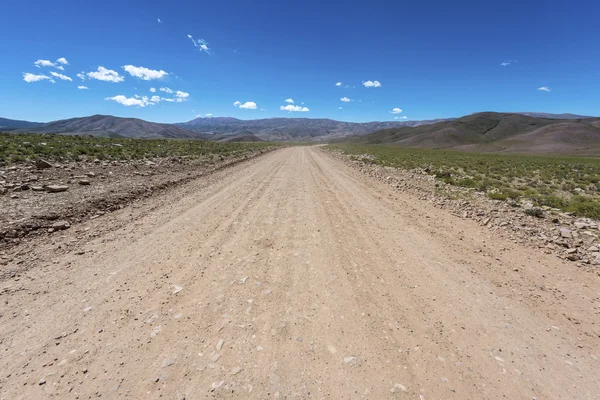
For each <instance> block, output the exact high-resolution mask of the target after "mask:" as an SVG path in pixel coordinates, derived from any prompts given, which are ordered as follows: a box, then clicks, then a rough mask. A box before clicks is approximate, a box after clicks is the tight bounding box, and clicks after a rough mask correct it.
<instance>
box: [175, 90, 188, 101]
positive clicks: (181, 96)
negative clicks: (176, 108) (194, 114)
mask: <svg viewBox="0 0 600 400" xmlns="http://www.w3.org/2000/svg"><path fill="white" fill-rule="evenodd" d="M188 97H190V94H189V93H187V92H182V91H181V90H178V91H176V92H175V101H176V102H178V103H181V102H182V101H185V100H187V98H188Z"/></svg>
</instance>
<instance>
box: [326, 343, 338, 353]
mask: <svg viewBox="0 0 600 400" xmlns="http://www.w3.org/2000/svg"><path fill="white" fill-rule="evenodd" d="M327 350H329V352H330V353H331V354H335V353H337V349H336V348H335V347H333V346H332V345H328V346H327Z"/></svg>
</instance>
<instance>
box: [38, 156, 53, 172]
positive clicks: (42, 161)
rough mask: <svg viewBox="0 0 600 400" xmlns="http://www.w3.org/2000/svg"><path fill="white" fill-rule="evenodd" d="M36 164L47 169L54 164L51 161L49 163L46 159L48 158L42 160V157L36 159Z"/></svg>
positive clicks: (39, 167)
mask: <svg viewBox="0 0 600 400" xmlns="http://www.w3.org/2000/svg"><path fill="white" fill-rule="evenodd" d="M35 166H36V167H37V168H38V169H46V168H52V167H53V165H52V164H50V163H49V162H48V161H46V160H42V159H41V158H40V159H39V160H36V161H35Z"/></svg>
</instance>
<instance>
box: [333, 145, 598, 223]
mask: <svg viewBox="0 0 600 400" xmlns="http://www.w3.org/2000/svg"><path fill="white" fill-rule="evenodd" d="M329 148H330V149H335V150H340V151H342V152H344V153H346V154H349V155H351V156H352V157H354V158H358V159H360V160H362V161H364V162H371V163H375V164H378V165H381V166H386V167H393V168H402V169H409V170H414V169H418V170H421V171H423V172H425V173H428V174H431V175H434V176H435V177H436V178H437V179H439V180H440V181H442V182H445V183H447V184H450V185H454V186H460V187H465V188H470V189H472V190H476V191H480V192H484V193H486V194H487V196H488V197H489V198H491V199H495V200H504V201H509V202H513V203H517V202H518V201H531V202H532V203H533V204H534V205H537V206H540V207H541V206H548V207H552V208H558V209H561V210H564V211H568V212H573V213H575V215H578V216H582V217H590V218H600V183H599V181H600V160H599V159H598V158H593V157H559V156H530V155H504V154H481V153H467V152H458V151H450V150H431V149H408V148H399V147H390V146H368V145H351V144H350V145H349V144H340V145H331V146H329Z"/></svg>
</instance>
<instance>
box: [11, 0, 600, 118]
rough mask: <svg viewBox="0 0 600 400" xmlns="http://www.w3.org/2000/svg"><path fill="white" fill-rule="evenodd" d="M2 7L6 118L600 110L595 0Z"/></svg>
mask: <svg viewBox="0 0 600 400" xmlns="http://www.w3.org/2000/svg"><path fill="white" fill-rule="evenodd" d="M1 10H2V17H3V18H2V20H3V23H2V24H0V37H1V38H2V39H1V40H0V54H2V55H3V57H2V58H3V61H2V62H1V63H0V76H1V79H0V116H1V117H5V118H13V119H25V120H30V121H43V122H44V121H51V120H57V119H63V118H71V117H76V116H86V115H92V114H112V115H116V116H123V117H136V118H142V119H146V120H149V121H157V122H181V121H187V120H190V119H193V118H195V117H196V116H206V115H213V116H215V117H216V116H233V117H237V118H242V119H254V118H270V117H309V118H333V119H338V120H345V121H373V120H393V119H394V118H398V119H402V118H406V119H409V120H418V119H431V118H445V117H457V116H462V115H465V114H469V113H473V112H477V111H544V112H556V113H559V112H572V113H579V114H586V115H600V96H599V93H600V23H599V22H598V17H597V16H598V15H600V3H599V2H595V1H592V0H589V1H585V2H582V1H570V2H567V3H565V2H562V1H561V2H558V1H553V0H550V1H527V0H521V1H513V0H506V1H503V2H491V1H481V0H480V1H460V0H459V1H446V0H444V1H419V2H417V1H411V2H403V1H379V0H370V1H313V0H306V1H302V2H282V1H258V2H249V1H223V0H221V1H194V2H191V1H190V2H188V1H183V2H148V1H138V0H131V1H127V2H123V1H113V0H105V1H103V2H102V3H88V5H86V2H81V1H73V0H61V1H59V2H54V3H48V2H38V1H29V2H17V1H11V2H4V3H3V5H2V6H1ZM158 19H160V21H161V22H159V21H158ZM188 35H191V36H192V38H189V37H188ZM192 39H193V40H192ZM38 60H40V62H38V64H40V65H39V67H38V66H36V65H35V63H36V61H38ZM57 60H58V61H57ZM46 61H48V62H49V63H48V62H46ZM65 61H66V63H67V64H65V63H64V62H65ZM502 64H505V65H502ZM99 67H104V68H105V69H106V70H108V72H107V71H106V70H105V72H104V73H101V72H99V70H98V69H99ZM110 71H114V73H113V72H110ZM25 74H31V75H25ZM78 74H80V76H82V77H83V78H84V79H85V80H82V79H81V78H78V77H77V75H78ZM115 74H116V75H115ZM59 75H62V77H61V76H59ZM45 77H47V78H45ZM66 78H68V79H70V80H65V79H66ZM98 78H100V80H99V79H98ZM28 81H29V82H28ZM52 81H53V82H54V83H52ZM114 81H118V82H114ZM338 82H341V85H340V86H336V83H338ZM369 82H370V83H369ZM365 85H366V86H365ZM79 86H85V87H87V89H78V87H79ZM367 86H368V87H367ZM151 88H154V89H156V91H155V92H151ZM160 88H165V90H163V91H161V90H160ZM543 88H546V89H547V90H544V89H543ZM167 89H169V90H167ZM169 91H172V92H171V93H169ZM153 96H154V98H153ZM343 98H344V99H347V100H350V101H347V102H345V101H342V100H341V99H343ZM288 99H291V100H293V102H294V103H293V104H292V103H291V102H285V100H288ZM236 102H239V103H236ZM234 103H235V104H236V105H234ZM128 104H129V105H128ZM254 106H256V108H254ZM340 107H341V109H340ZM282 108H283V109H282ZM394 109H396V110H395V111H394ZM306 110H309V111H306ZM398 110H401V112H398Z"/></svg>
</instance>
